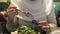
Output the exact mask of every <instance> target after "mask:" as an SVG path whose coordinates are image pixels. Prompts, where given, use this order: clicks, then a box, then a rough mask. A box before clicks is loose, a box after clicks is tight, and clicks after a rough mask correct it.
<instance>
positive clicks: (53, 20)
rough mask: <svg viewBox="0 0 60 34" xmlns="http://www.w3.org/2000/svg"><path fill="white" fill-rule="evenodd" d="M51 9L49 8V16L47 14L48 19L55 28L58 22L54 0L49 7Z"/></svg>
mask: <svg viewBox="0 0 60 34" xmlns="http://www.w3.org/2000/svg"><path fill="white" fill-rule="evenodd" d="M48 8H49V9H48V10H47V11H48V12H49V13H48V16H47V21H48V23H49V25H50V27H52V28H54V27H57V22H56V16H55V12H54V6H53V2H51V3H50V7H48Z"/></svg>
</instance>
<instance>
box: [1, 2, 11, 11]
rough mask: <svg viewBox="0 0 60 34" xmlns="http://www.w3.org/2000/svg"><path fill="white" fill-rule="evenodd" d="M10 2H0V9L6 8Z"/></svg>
mask: <svg viewBox="0 0 60 34" xmlns="http://www.w3.org/2000/svg"><path fill="white" fill-rule="evenodd" d="M9 4H10V2H0V11H3V10H6V9H7V8H8V6H9Z"/></svg>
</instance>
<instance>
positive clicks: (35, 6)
mask: <svg viewBox="0 0 60 34" xmlns="http://www.w3.org/2000/svg"><path fill="white" fill-rule="evenodd" d="M12 3H13V4H15V5H16V6H17V8H18V9H20V10H22V11H29V12H30V13H31V14H32V15H33V16H34V19H35V20H37V21H48V23H49V25H50V26H51V27H56V17H55V14H54V6H53V0H36V1H28V0H18V1H17V0H12Z"/></svg>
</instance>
